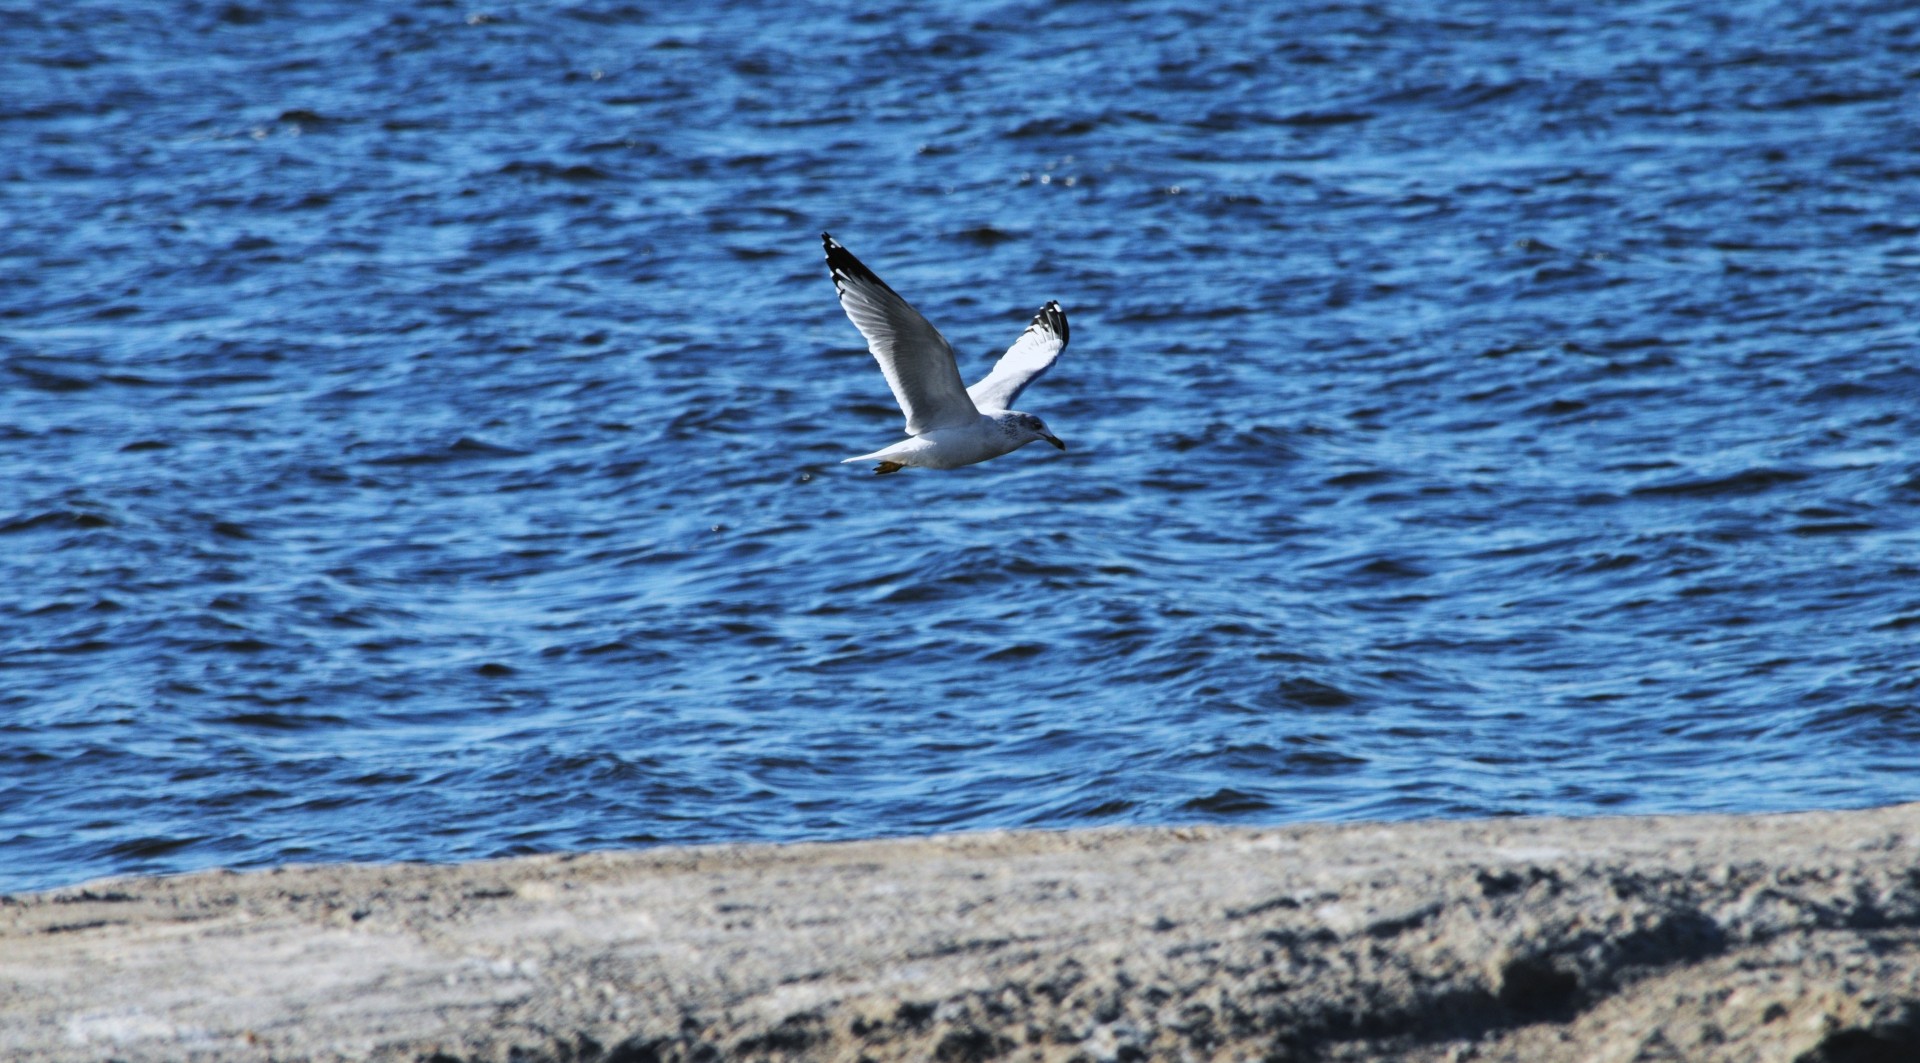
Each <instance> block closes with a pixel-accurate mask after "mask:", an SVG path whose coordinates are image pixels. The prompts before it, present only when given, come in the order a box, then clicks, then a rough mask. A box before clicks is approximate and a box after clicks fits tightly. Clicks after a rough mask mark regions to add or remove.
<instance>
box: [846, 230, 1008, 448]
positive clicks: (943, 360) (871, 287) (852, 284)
mask: <svg viewBox="0 0 1920 1063" xmlns="http://www.w3.org/2000/svg"><path fill="white" fill-rule="evenodd" d="M820 242H821V243H823V244H825V245H826V248H827V270H828V271H829V272H831V273H832V274H833V286H834V288H835V289H837V290H838V291H839V292H840V307H841V309H843V310H845V311H846V312H847V317H849V318H851V319H852V320H853V326H854V327H855V328H857V329H859V330H860V334H861V335H862V336H865V337H866V338H867V350H869V351H872V352H873V358H874V360H875V361H877V362H879V363H880V372H881V373H883V374H885V376H886V378H887V386H888V387H890V388H892V389H893V397H894V398H895V399H897V400H898V401H899V403H900V409H901V411H902V412H904V413H905V414H906V415H907V434H908V435H912V436H917V435H920V434H922V433H923V432H927V431H929V430H931V429H935V428H949V427H953V426H955V425H962V424H969V423H971V422H973V421H975V420H977V419H978V418H979V416H980V411H979V410H977V409H975V408H974V405H973V400H972V399H969V398H968V397H967V392H966V389H965V387H964V386H963V385H962V384H961V383H960V370H959V369H958V368H957V367H956V366H955V365H954V363H953V346H952V345H951V344H949V343H948V342H947V338H946V337H945V336H942V335H940V330H939V329H936V328H934V327H933V326H932V325H930V324H928V323H927V319H926V318H924V317H921V316H920V311H918V310H915V309H914V308H913V307H912V306H910V305H908V303H907V301H906V300H905V299H902V298H900V295H899V293H898V292H895V291H894V290H893V289H892V288H889V287H887V282H886V281H883V280H881V279H880V278H879V277H876V276H874V273H873V271H872V270H870V269H868V268H867V267H866V266H865V265H863V264H862V263H861V262H860V260H859V259H857V258H855V257H853V253H852V252H850V251H848V250H847V249H846V248H844V247H841V246H840V242H839V241H838V240H835V239H834V238H833V237H832V236H829V235H828V234H826V233H821V234H820Z"/></svg>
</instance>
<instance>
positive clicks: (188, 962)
mask: <svg viewBox="0 0 1920 1063" xmlns="http://www.w3.org/2000/svg"><path fill="white" fill-rule="evenodd" d="M0 1058H5V1059H8V1060H97V1059H119V1060H128V1061H141V1060H184V1059H222V1060H225V1059H233V1060H262V1061H265V1060H274V1061H289V1060H303V1059H323V1060H337V1059H349V1060H361V1059H381V1060H387V1059H406V1060H433V1061H436V1063H451V1061H465V1060H498V1061H509V1060H511V1061H515V1063H535V1061H545V1060H555V1061H569V1063H590V1061H600V1063H642V1061H651V1060H718V1059H729V1060H731V1059H788V1058H805V1059H826V1060H857V1059H873V1060H893V1059H898V1060H909V1059H911V1060H920V1059H933V1060H943V1061H972V1060H990V1059H1010V1060H1124V1059H1156V1060H1157V1059H1168V1060H1184V1059H1191V1060H1229V1059H1232V1060H1239V1059H1246V1060H1357V1059H1397V1060H1408V1061H1433V1063H1439V1061H1442V1060H1449V1061H1451V1060H1513V1061H1529V1063H1533V1061H1552V1060H1580V1061H1583V1063H1584V1061H1601V1063H1611V1061H1620V1063H1625V1061H1629V1060H1688V1061H1697V1060H1729V1061H1732V1060H1739V1061H1743V1063H1745V1061H1767V1060H1780V1061H1803V1063H1842V1061H1848V1063H1856V1061H1888V1063H1891V1061H1902V1063H1908V1061H1913V1060H1920V806H1916V805H1906V806H1899V807H1894V808H1885V809H1877V810H1871V811H1863V812H1844V813H1815V814H1805V815H1793V816H1756V817H1693V818H1670V819H1606V820H1493V821H1475V822H1430V823H1403V824H1392V825H1372V824H1365V825H1356V826H1332V827H1326V826H1316V827H1300V828H1287V829H1271V830H1245V829H1213V828H1204V829H1156V830H1114V831H1092V832H1079V833H1028V834H989V835H967V836H957V837H945V838H930V839H914V840H906V841H885V842H862V843H852V844H839V845H795V846H727V847H717V848H693V849H664V850H651V851H644V852H632V853H595V854H588V855H580V856H550V857H532V858H527V859H520V860H509V861H496V862H486V863H477V864H469V865H464V866H455V867H428V866H414V865H394V866H328V867H296V868H286V869H281V870H276V871H270V872H258V873H250V874H231V873H224V872H213V873H206V874H196V875H188V876H183V877H178V878H169V879H117V880H108V881H102V882H95V883H90V884H88V885H87V886H85V887H74V888H71V889H64V890H58V891H53V892H49V893H41V894H32V895H23V896H15V897H11V898H4V899H0Z"/></svg>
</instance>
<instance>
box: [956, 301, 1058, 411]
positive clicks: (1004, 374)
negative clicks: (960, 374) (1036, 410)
mask: <svg viewBox="0 0 1920 1063" xmlns="http://www.w3.org/2000/svg"><path fill="white" fill-rule="evenodd" d="M1066 349H1067V312H1066V311H1065V310H1063V309H1061V308H1060V304H1059V303H1053V302H1050V303H1048V304H1047V305H1046V306H1044V307H1041V308H1040V312H1039V313H1037V314H1035V315H1033V324H1031V325H1028V326H1027V331H1025V332H1022V333H1021V334H1020V338H1019V339H1017V340H1014V341H1013V346H1011V347H1008V348H1007V353H1005V354H1003V355H1001V356H1000V360H999V361H997V362H995V363H993V371H992V372H991V373H988V374H987V375H986V377H985V378H983V379H982V380H981V381H980V382H979V383H978V384H975V385H974V386H972V387H970V388H968V389H967V397H968V398H970V399H972V400H973V404H974V406H976V407H978V408H979V409H982V410H1005V409H1008V408H1010V407H1012V405H1013V400H1015V399H1017V398H1019V397H1020V393H1021V392H1022V391H1024V390H1026V387H1027V385H1028V384H1031V383H1033V382H1034V381H1035V380H1038V379H1040V374H1042V373H1044V372H1046V371H1047V369H1048V368H1049V367H1050V366H1052V365H1053V360H1054V359H1056V358H1058V357H1060V352H1061V351H1064V350H1066Z"/></svg>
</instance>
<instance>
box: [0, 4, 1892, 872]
mask: <svg viewBox="0 0 1920 1063" xmlns="http://www.w3.org/2000/svg"><path fill="white" fill-rule="evenodd" d="M468 14H470V13H468V12H461V11H456V10H453V9H444V10H443V9H435V8H424V9H419V10H408V11H386V10H377V11H369V10H363V9H359V8H351V7H349V6H345V5H340V4H337V3H332V2H329V0H317V2H315V3H312V4H307V5H304V6H298V7H293V8H287V7H280V6H274V5H254V4H228V5H215V6H208V7H204V8H199V9H195V10H193V11H191V12H187V13H186V14H184V15H183V16H182V17H181V18H178V19H174V20H171V21H167V22H165V23H154V22H153V21H152V20H149V19H137V20H136V19H129V18H127V17H125V16H124V13H123V12H118V11H116V10H115V9H113V8H112V6H111V5H105V6H102V5H97V4H96V5H86V6H83V7H79V8H71V9H69V8H55V7H50V8H44V9H35V10H31V11H26V10H23V11H19V12H14V13H11V14H6V15H0V32H4V33H5V34H6V37H7V40H8V42H9V45H10V46H11V47H12V48H13V49H14V51H15V52H16V53H17V54H18V55H19V56H20V57H21V58H22V60H23V61H22V62H21V63H19V64H15V66H13V67H10V68H7V69H5V70H0V101H4V102H3V103H0V124H3V125H4V126H5V128H6V131H7V142H8V144H9V146H10V148H11V150H9V151H7V152H5V153H0V156H4V157H0V182H3V183H4V184H5V186H6V188H7V194H8V197H9V198H8V201H9V203H10V204H11V205H12V206H13V207H14V209H13V211H12V212H11V213H10V215H9V217H10V227H9V238H8V241H7V243H6V246H4V247H0V276H4V277H6V278H9V279H11V281H12V282H13V283H12V284H10V285H9V286H8V289H7V290H8V291H9V292H11V293H13V295H14V298H12V299H10V300H0V443H4V444H5V446H4V447H0V484H4V485H5V486H4V487H0V565H3V566H4V572H0V575H4V576H5V579H6V584H7V586H8V588H9V590H10V592H11V593H10V594H9V595H8V596H7V599H6V601H4V602H0V673H4V674H5V675H6V677H7V683H6V684H5V691H4V693H0V708H4V710H5V713H4V715H5V719H4V720H0V728H4V729H5V730H4V733H5V736H6V737H7V739H8V741H7V742H5V743H0V780H4V781H0V888H24V887H29V886H39V885H51V884H59V883H67V882H72V881H77V880H79V879H83V878H86V877H89V876H92V875H97V874H106V873H112V872H124V871H174V870H182V869H185V868H190V867H201V866H209V865H213V864H230V865H237V866H263V865H270V864H274V863H280V862H284V861H286V860H290V859H302V860H313V859H321V860H324V859H376V860H391V859H456V858H465V857H477V856H490V855H504V854H509V853H519V852H530V851H543V850H552V849H574V848H583V847H593V846H618V845H643V844H658V843H671V842H688V841H716V840H736V839H754V840H790V839H802V838H828V837H861V836H882V835H893V834H904V833H914V832H924V831H931V830H955V829H973V828H984V827H1005V826H1042V827H1051V826H1065V825H1087V824H1101V823H1166V822H1188V821H1207V822H1239V823H1267V822H1279V821H1292V820H1302V819H1341V818H1356V817H1366V816H1385V817H1410V816H1432V815H1506V814H1525V813H1556V814H1586V813H1593V812H1602V811H1605V812H1621V811H1624V812H1652V811H1660V812H1677V811H1708V810H1760V809H1773V808H1797V807H1816V806H1818V807H1844V806H1849V805H1860V804H1872V803H1879V802H1885V801H1892V800H1901V799H1908V798H1912V797H1915V796H1916V793H1917V791H1916V789H1915V786H1914V783H1913V775H1912V773H1911V771H1909V770H1907V769H1906V767H1905V766H1906V765H1909V764H1911V763H1912V762H1913V755H1914V741H1915V735H1914V729H1913V728H1912V727H1911V726H1910V723H1911V719H1910V717H1911V713H1910V711H1909V710H1908V706H1911V705H1912V704H1913V703H1914V697H1915V680H1914V678H1913V676H1914V667H1913V666H1914V658H1913V652H1912V646H1913V630H1914V627H1915V625H1916V621H1915V617H1916V616H1920V601H1916V599H1915V597H1914V594H1913V592H1912V590H1911V588H1912V586H1913V585H1914V584H1913V579H1914V576H1915V571H1914V568H1913V565H1912V555H1913V552H1914V549H1915V546H1916V543H1915V537H1914V532H1913V531H1912V528H1913V527H1914V521H1913V519H1912V517H1913V513H1914V507H1915V506H1916V504H1920V471H1917V470H1920V465H1916V462H1915V459H1914V456H1913V452H1912V451H1913V426H1914V420H1913V417H1914V415H1913V412H1912V411H1913V409H1914V407H1915V402H1914V400H1915V398H1916V397H1917V396H1920V370H1916V369H1915V366H1914V360H1913V358H1912V352H1913V351H1914V350H1915V349H1916V347H1917V343H1916V341H1920V335H1917V334H1916V333H1917V332H1920V327H1917V326H1916V325H1915V324H1914V323H1913V320H1912V315H1911V314H1910V313H1908V312H1907V309H1908V308H1907V306H1906V304H1905V303H1904V302H1903V301H1902V299H1901V296H1900V295H1899V293H1901V292H1903V291H1905V285H1904V281H1905V279H1906V274H1907V271H1908V267H1909V265H1910V264H1911V260H1912V259H1913V256H1914V254H1915V252H1916V250H1920V247H1917V246H1916V244H1915V240H1914V226H1913V225H1912V224H1911V218H1913V217H1915V216H1920V156H1917V155H1916V151H1915V148H1914V145H1913V144H1912V143H1910V142H1908V141H1907V140H1905V139H1903V138H1902V132H1903V130H1905V129H1906V128H1907V125H1906V124H1905V123H1904V122H1903V119H1904V117H1905V116H1906V115H1907V114H1909V113H1911V112H1912V110H1913V103H1914V100H1913V99H1912V98H1911V97H1912V95H1913V93H1914V92H1915V91H1916V89H1915V86H1914V84H1913V83H1912V82H1911V81H1910V79H1906V78H1903V77H1901V76H1900V75H1899V72H1900V71H1902V70H1904V69H1906V67H1907V66H1908V65H1910V64H1907V63H1906V62H1905V59H1906V58H1908V55H1907V53H1908V52H1909V51H1910V50H1911V49H1912V47H1914V46H1915V45H1916V44H1920V15H1916V14H1914V13H1912V12H1908V11H1906V10H1904V9H1900V8H1897V7H1892V8H1890V7H1887V6H1885V5H1872V4H1865V3H1860V4H1847V5H1843V7H1842V9H1826V8H1823V9H1821V10H1820V12H1818V13H1814V12H1813V11H1812V9H1811V8H1810V7H1808V6H1807V5H1806V4H1804V3H1794V2H1788V3H1784V4H1779V5H1774V6H1772V7H1768V8H1765V9H1754V10H1753V11H1751V12H1744V13H1743V14H1744V16H1745V17H1743V18H1742V19H1741V20H1739V21H1738V22H1737V23H1706V22H1702V23H1698V24H1695V23H1689V22H1686V21H1684V20H1676V19H1674V18H1672V17H1670V14H1671V13H1670V12H1665V11H1662V10H1657V9H1656V8H1654V7H1653V6H1650V5H1646V4H1637V3H1630V4H1627V5H1626V6H1614V7H1600V8H1592V9H1579V10H1574V9H1566V10H1558V9H1556V10H1546V11H1532V12H1525V13H1516V12H1515V11H1513V10H1510V9H1509V8H1507V7H1502V6H1499V5H1491V4H1466V5H1461V6H1455V7H1453V8H1449V9H1448V10H1447V11H1445V12H1441V13H1433V12H1426V11H1416V10H1411V9H1409V10H1399V9H1378V8H1364V7H1362V8H1343V7H1338V6H1333V7H1317V8H1284V9H1280V8H1269V7H1261V6H1258V5H1231V4H1230V5H1228V6H1226V7H1217V6H1216V7H1212V8H1205V9H1200V8H1190V7H1183V6H1180V5H1176V4H1168V3H1148V4H1145V5H1134V6H1130V7H1128V8H1127V9H1126V10H1124V11H1119V12H1104V11H1103V14H1102V15H1101V17H1098V18H1089V17H1087V11H1085V10H1081V9H1080V8H1077V7H1075V6H1073V5H1068V6H1066V7H1061V8H1048V9H1045V10H1038V9H1036V10H1035V11H1031V12H1025V13H1024V14H1023V15H1022V17H1020V18H1018V19H1011V20H990V19H982V18H981V17H980V16H979V13H978V12H977V11H974V10H972V9H969V8H963V7H960V6H957V5H943V4H934V5H932V6H928V5H916V6H905V5H897V6H895V7H893V8H885V9H869V10H862V11H861V12H858V13H851V14H847V15H844V16H838V15H825V16H821V17H818V18H810V19H808V20H806V21H805V22H795V21H794V20H791V19H784V18H782V17H780V16H781V12H779V11H776V10H774V9H772V8H770V7H766V6H764V5H759V4H752V3H749V4H744V5H736V6H730V7H724V8H716V9H712V10H704V11H702V12H701V14H700V17H699V18H697V19H689V18H682V17H680V16H677V15H675V14H674V13H673V12H671V11H665V10H660V11H654V10H649V11H641V10H639V9H637V8H633V7H630V6H628V5H624V4H620V3H599V2H587V3H578V4H572V5H569V6H567V7H566V8H564V9H561V10H556V11H552V12H545V13H541V12H531V13H519V14H512V15H496V16H494V17H486V18H471V19H470V18H468V17H467V16H468ZM1815 14H1817V15H1818V17H1813V16H1814V15H1815ZM1830 26H1845V27H1849V28H1850V31H1849V32H1845V33H1833V32H1827V28H1828V27H1830ZM181 56H192V57H194V59H193V61H192V62H183V61H182V60H181V59H180V57H181ZM476 100H485V101H486V106H476V105H475V101H476ZM822 229H830V230H832V231H834V232H835V234H836V235H837V236H839V237H840V238H842V239H843V240H844V241H845V242H846V243H847V244H848V246H849V247H852V248H854V249H855V250H856V251H857V253H859V254H861V255H862V256H863V257H864V258H865V259H866V261H868V262H869V264H871V265H873V266H874V267H875V268H876V269H877V270H878V271H879V272H880V273H881V274H882V275H883V276H885V277H886V278H887V279H888V281H889V282H890V283H891V284H893V285H894V286H895V287H897V288H898V289H900V290H901V291H902V292H904V293H906V294H907V295H908V297H909V298H911V299H912V300H914V301H915V302H916V304H917V305H919V306H920V307H921V308H922V309H923V310H924V311H926V312H927V313H928V315H929V316H930V317H931V318H932V319H933V320H934V322H935V323H936V324H937V325H938V326H939V327H940V328H941V329H942V330H943V332H944V333H945V334H946V335H947V336H948V337H949V338H950V339H951V340H952V341H953V342H954V344H955V347H956V349H957V350H958V352H959V361H960V365H961V368H962V372H963V375H964V376H966V378H967V379H969V380H972V379H976V378H977V376H978V375H979V374H982V373H984V372H985V371H986V369H987V367H988V366H989V365H990V364H991V362H992V359H993V358H994V357H996V356H997V354H998V353H999V351H1001V350H1002V349H1004V347H1005V345H1006V344H1007V343H1009V342H1011V340H1012V338H1013V337H1014V336H1015V335H1017V334H1018V332H1019V330H1020V329H1021V328H1022V327H1024V325H1025V323H1026V322H1027V320H1029V319H1030V318H1031V315H1032V313H1033V311H1034V309H1035V308H1036V307H1037V306H1038V305H1040V304H1041V303H1042V302H1044V301H1045V300H1047V299H1059V300H1060V301H1062V302H1063V303H1064V304H1065V305H1066V306H1067V308H1068V312H1069V313H1070V314H1071V315H1072V320H1073V324H1074V337H1073V345H1072V347H1071V348H1070V349H1069V350H1068V352H1067V354H1066V356H1065V357H1064V358H1063V359H1062V361H1061V363H1060V365H1059V366H1058V367H1057V368H1056V369H1055V370H1054V371H1053V372H1051V373H1050V374H1049V375H1048V377H1047V378H1046V379H1045V380H1044V381H1042V382H1041V383H1039V384H1038V385H1036V386H1035V387H1034V388H1033V389H1032V390H1031V391H1030V392H1028V393H1027V394H1026V395H1024V396H1023V397H1022V400H1021V401H1022V404H1023V405H1025V406H1026V407H1027V408H1029V409H1031V410H1033V411H1034V412H1037V413H1040V414H1042V415H1044V416H1045V417H1046V418H1047V419H1048V423H1049V425H1050V426H1051V427H1053V428H1054V430H1055V431H1056V432H1058V433H1059V434H1060V435H1061V436H1062V437H1063V438H1064V439H1066V440H1067V441H1068V442H1069V444H1070V446H1071V448H1072V449H1071V450H1070V451H1068V452H1067V453H1066V454H1058V453H1054V452H1052V451H1051V450H1047V451H1046V452H1045V453H1037V452H1035V451H1034V449H1033V448H1029V449H1028V450H1023V451H1021V452H1019V453H1017V454H1014V455H1011V456H1009V457H1006V458H1003V459H999V460H997V461H995V462H992V463H990V464H987V465H983V466H978V467H973V468H969V469H964V470H959V471H956V472H953V473H949V474H942V475H935V474H925V473H921V472H911V471H910V472H908V473H905V474H902V475H899V476H891V477H874V476H872V475H871V474H869V473H867V472H866V471H865V470H864V469H862V468H860V467H859V466H841V465H840V464H838V463H839V460H840V459H841V458H843V457H846V456H849V455H851V454H855V453H860V452H863V451H868V450H873V449H877V448H878V447H881V446H884V445H886V444H887V443H889V442H891V441H892V440H893V439H895V438H897V437H898V434H899V430H900V423H901V421H900V414H899V411H898V410H897V409H896V408H895V406H894V404H893V402H892V397H891V395H890V394H889V393H888V391H887V389H886V387H885V385H884V382H883V381H882V380H881V379H880V376H879V374H878V373H877V372H876V370H875V367H874V366H873V364H872V361H871V359H870V358H869V357H868V356H867V355H866V354H865V353H864V352H863V351H862V350H861V341H860V339H859V336H858V334H857V333H856V332H854V330H853V329H852V327H851V326H850V325H849V323H848V322H847V321H846V319H845V318H844V315H842V314H841V312H840V311H839V308H838V307H837V305H836V304H835V301H834V299H833V295H832V290H831V285H830V284H829V283H828V282H827V280H826V279H825V277H824V275H823V270H822V269H821V266H820V263H819V260H818V235H817V234H818V232H819V231H820V230H822ZM1760 768H1763V769H1764V770H1759V769H1760Z"/></svg>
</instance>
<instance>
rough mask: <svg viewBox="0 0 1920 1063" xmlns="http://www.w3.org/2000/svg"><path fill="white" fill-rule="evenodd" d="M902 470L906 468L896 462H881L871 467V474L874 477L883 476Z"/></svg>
mask: <svg viewBox="0 0 1920 1063" xmlns="http://www.w3.org/2000/svg"><path fill="white" fill-rule="evenodd" d="M904 468H906V466H905V465H902V464H900V463H899V462H897V461H883V462H881V463H880V464H878V465H875V466H874V467H873V474H874V475H875V476H884V475H886V474H887V473H890V472H899V471H900V470H901V469H904Z"/></svg>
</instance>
